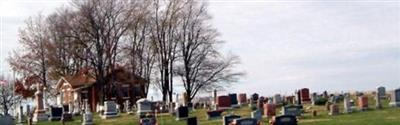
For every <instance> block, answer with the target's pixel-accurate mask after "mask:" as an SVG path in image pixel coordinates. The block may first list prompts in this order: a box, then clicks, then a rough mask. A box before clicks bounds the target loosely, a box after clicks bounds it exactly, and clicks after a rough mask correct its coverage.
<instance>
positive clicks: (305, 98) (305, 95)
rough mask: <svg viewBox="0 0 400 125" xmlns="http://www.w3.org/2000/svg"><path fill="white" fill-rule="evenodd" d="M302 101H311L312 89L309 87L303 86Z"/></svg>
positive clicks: (301, 91)
mask: <svg viewBox="0 0 400 125" xmlns="http://www.w3.org/2000/svg"><path fill="white" fill-rule="evenodd" d="M300 96H301V102H302V103H307V102H310V101H311V99H310V90H309V89H308V88H303V89H301V90H300Z"/></svg>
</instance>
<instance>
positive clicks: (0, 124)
mask: <svg viewBox="0 0 400 125" xmlns="http://www.w3.org/2000/svg"><path fill="white" fill-rule="evenodd" d="M0 125H14V119H13V117H12V116H10V115H5V116H0Z"/></svg>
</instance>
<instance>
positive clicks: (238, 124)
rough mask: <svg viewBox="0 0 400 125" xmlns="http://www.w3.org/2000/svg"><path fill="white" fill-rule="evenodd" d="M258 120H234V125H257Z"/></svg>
mask: <svg viewBox="0 0 400 125" xmlns="http://www.w3.org/2000/svg"><path fill="white" fill-rule="evenodd" d="M257 124H258V120H257V119H254V118H238V119H235V120H233V125H257Z"/></svg>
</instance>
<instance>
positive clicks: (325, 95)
mask: <svg viewBox="0 0 400 125" xmlns="http://www.w3.org/2000/svg"><path fill="white" fill-rule="evenodd" d="M322 96H323V97H324V98H326V99H327V98H328V97H329V95H328V92H327V91H324V92H323V94H322Z"/></svg>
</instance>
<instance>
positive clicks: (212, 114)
mask: <svg viewBox="0 0 400 125" xmlns="http://www.w3.org/2000/svg"><path fill="white" fill-rule="evenodd" d="M271 104H272V103H271ZM272 105H274V104H272ZM270 106H271V105H268V104H265V108H267V109H266V112H267V113H265V114H267V115H268V116H270V117H271V118H272V120H271V124H273V125H297V120H296V116H300V115H301V113H302V106H285V107H283V114H282V115H281V116H277V117H275V110H276V109H275V107H274V106H272V107H270ZM222 112H224V110H223V109H219V110H212V111H207V119H208V120H214V119H220V118H221V114H222ZM222 118H223V125H259V124H260V123H261V122H262V112H261V111H260V110H255V111H253V112H251V118H242V117H241V116H239V115H233V114H231V115H226V116H223V117H222ZM176 120H187V123H188V125H197V118H196V117H189V110H188V107H186V106H180V107H178V109H177V113H176Z"/></svg>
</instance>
